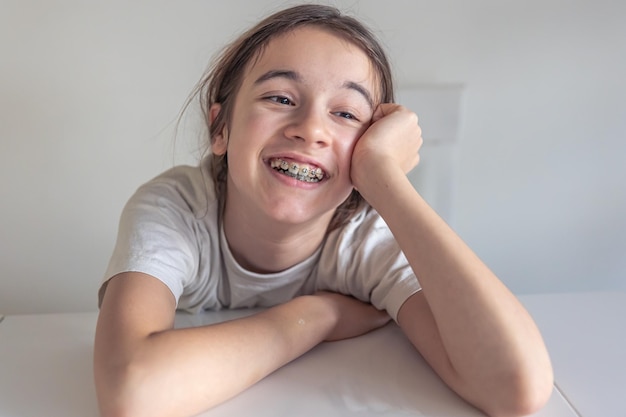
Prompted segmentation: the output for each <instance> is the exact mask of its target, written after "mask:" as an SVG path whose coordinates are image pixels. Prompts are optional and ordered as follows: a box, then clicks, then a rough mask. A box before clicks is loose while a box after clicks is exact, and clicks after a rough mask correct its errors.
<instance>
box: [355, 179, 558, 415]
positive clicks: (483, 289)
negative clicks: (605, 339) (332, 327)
mask: <svg viewBox="0 0 626 417" xmlns="http://www.w3.org/2000/svg"><path fill="white" fill-rule="evenodd" d="M400 174H403V173H400V172H394V171H393V170H392V171H390V172H389V173H388V175H378V176H377V179H375V180H374V181H377V182H378V184H376V186H375V187H374V186H372V187H371V190H375V192H370V193H369V194H368V193H367V190H366V192H365V193H364V196H365V198H366V199H368V201H370V204H372V205H373V206H374V207H375V208H376V209H377V210H378V212H379V213H380V214H381V216H382V217H383V218H384V219H385V221H386V222H387V224H388V225H389V227H390V229H391V231H392V232H393V234H394V236H395V238H396V240H397V241H398V243H399V245H400V247H401V248H402V250H403V252H404V253H405V255H406V256H407V259H408V260H409V263H410V264H411V267H412V268H413V270H414V272H415V274H416V276H417V277H418V279H419V281H420V283H421V285H422V288H423V297H425V299H426V301H427V304H428V306H429V309H430V312H432V318H433V320H434V322H435V324H436V328H437V332H438V337H440V343H441V347H442V348H443V349H444V350H445V354H446V356H447V361H448V364H447V365H445V366H448V367H449V368H450V369H449V372H444V376H445V377H446V378H447V382H449V383H450V384H451V385H452V386H453V387H454V388H455V389H457V390H458V391H459V392H461V393H463V394H465V396H466V398H467V397H469V398H470V399H471V400H473V402H478V403H479V404H482V405H484V401H485V399H489V397H491V398H494V397H498V396H499V395H501V398H510V395H517V394H515V393H516V390H517V389H518V388H519V387H520V386H525V387H531V388H532V386H535V387H538V388H540V389H543V388H545V384H546V383H549V382H550V381H551V370H550V362H549V359H548V356H547V352H546V350H545V347H544V344H543V341H542V338H541V335H540V334H539V332H538V330H537V327H536V326H535V324H534V322H533V320H532V319H531V317H530V316H529V315H528V313H527V312H526V310H525V309H524V308H523V307H522V306H521V304H520V303H519V301H518V300H517V299H516V298H515V296H514V295H513V294H511V292H510V291H509V290H508V289H507V288H506V287H505V286H504V285H503V284H502V283H501V282H500V281H499V280H498V278H497V277H496V276H495V275H494V274H493V273H492V272H491V271H490V270H489V269H488V268H487V267H486V266H485V265H484V263H483V262H482V261H480V259H479V258H478V257H477V256H476V255H475V254H474V252H473V251H472V250H471V249H470V248H469V247H468V246H467V245H466V244H465V243H464V242H463V241H462V240H461V238H460V237H459V236H458V235H457V234H456V233H454V232H453V231H452V230H451V229H450V228H449V227H448V225H447V224H446V223H445V222H444V221H443V220H442V219H441V218H440V217H439V216H438V215H437V214H436V213H435V212H434V211H433V210H432V209H431V208H430V207H429V206H428V204H427V203H426V202H425V201H424V200H423V199H422V198H421V196H419V194H418V193H417V192H415V191H414V190H413V188H412V185H411V184H410V183H409V181H408V180H407V179H406V177H405V176H404V175H400ZM404 319H405V321H410V320H411V318H410V317H406V315H405V317H404ZM404 324H405V325H406V326H407V327H408V328H410V324H407V323H404ZM409 336H410V337H411V336H413V338H414V339H416V338H419V337H420V336H422V335H409ZM546 376H547V377H546ZM511 393H514V394H511ZM489 401H491V400H490V399H489Z"/></svg>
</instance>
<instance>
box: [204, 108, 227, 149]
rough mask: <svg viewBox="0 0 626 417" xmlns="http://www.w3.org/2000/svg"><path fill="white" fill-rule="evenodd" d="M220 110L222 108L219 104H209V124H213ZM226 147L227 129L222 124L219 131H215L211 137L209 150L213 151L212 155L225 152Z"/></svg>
mask: <svg viewBox="0 0 626 417" xmlns="http://www.w3.org/2000/svg"><path fill="white" fill-rule="evenodd" d="M221 110H222V105H221V104H219V103H214V104H213V105H211V108H210V109H209V120H210V122H211V124H213V122H214V121H215V119H216V118H217V115H218V114H220V111H221ZM227 148H228V130H227V129H226V126H224V127H223V128H222V130H221V131H219V132H217V133H215V134H214V135H213V136H212V137H211V152H213V154H214V155H224V154H225V153H226V150H227Z"/></svg>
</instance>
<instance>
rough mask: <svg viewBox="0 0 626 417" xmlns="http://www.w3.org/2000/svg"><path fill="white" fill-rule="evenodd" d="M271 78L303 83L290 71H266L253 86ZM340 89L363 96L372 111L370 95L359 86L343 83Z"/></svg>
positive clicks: (352, 82) (298, 76) (353, 83)
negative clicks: (352, 91)
mask: <svg viewBox="0 0 626 417" xmlns="http://www.w3.org/2000/svg"><path fill="white" fill-rule="evenodd" d="M273 78H286V79H288V80H291V81H296V82H299V83H301V82H303V78H302V76H301V75H300V74H298V73H297V72H296V71H291V70H270V71H267V72H266V73H264V74H263V75H261V76H260V77H259V78H257V79H256V81H255V82H254V84H255V85H257V84H261V83H263V82H265V81H268V80H271V79H273ZM342 87H343V88H346V89H349V90H354V91H356V92H357V93H359V94H361V95H362V96H363V98H365V100H366V101H367V103H368V104H369V106H370V108H372V109H374V100H373V99H372V95H371V94H370V92H369V91H367V89H366V88H365V87H363V86H362V85H361V84H359V83H356V82H354V81H346V82H345V83H343V86H342Z"/></svg>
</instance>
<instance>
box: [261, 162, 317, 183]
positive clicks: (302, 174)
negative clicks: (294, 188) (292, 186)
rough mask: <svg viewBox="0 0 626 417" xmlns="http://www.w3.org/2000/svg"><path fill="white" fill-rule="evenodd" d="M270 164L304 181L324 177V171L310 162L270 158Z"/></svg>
mask: <svg viewBox="0 0 626 417" xmlns="http://www.w3.org/2000/svg"><path fill="white" fill-rule="evenodd" d="M270 166H271V167H272V168H273V169H274V170H276V171H278V172H280V173H281V174H284V175H287V176H289V177H292V178H295V179H297V180H298V181H304V182H320V181H321V180H322V179H324V176H325V174H324V171H323V170H322V169H321V168H319V167H315V166H312V165H308V164H303V163H296V162H288V161H285V160H283V159H280V158H275V159H272V160H270Z"/></svg>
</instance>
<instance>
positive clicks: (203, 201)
mask: <svg viewBox="0 0 626 417" xmlns="http://www.w3.org/2000/svg"><path fill="white" fill-rule="evenodd" d="M216 206H217V198H216V195H215V187H214V185H213V180H212V179H211V177H210V174H209V172H208V170H207V169H206V168H205V167H203V165H202V164H201V165H199V166H187V165H179V166H175V167H173V168H170V169H168V170H167V171H165V172H163V173H161V174H159V175H158V176H156V177H154V178H153V179H151V180H150V181H148V182H146V183H145V184H143V185H141V186H140V187H139V188H138V189H137V190H136V191H135V193H134V194H133V196H132V197H131V198H130V199H129V201H128V203H127V205H126V210H129V209H141V210H142V211H146V210H147V211H149V210H153V209H156V210H159V211H165V212H175V213H179V214H188V215H190V216H191V217H193V218H196V219H201V218H203V217H205V216H206V215H207V214H208V213H209V212H210V211H212V210H213V209H216Z"/></svg>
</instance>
